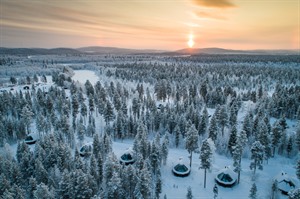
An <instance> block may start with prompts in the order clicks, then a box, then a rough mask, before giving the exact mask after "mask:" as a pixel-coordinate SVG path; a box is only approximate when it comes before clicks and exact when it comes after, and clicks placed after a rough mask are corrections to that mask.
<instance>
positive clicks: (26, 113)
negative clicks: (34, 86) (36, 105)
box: [20, 104, 34, 134]
mask: <svg viewBox="0 0 300 199" xmlns="http://www.w3.org/2000/svg"><path fill="white" fill-rule="evenodd" d="M20 115H21V118H22V119H23V120H24V122H25V124H26V132H27V134H28V133H29V126H30V124H31V120H32V117H33V115H34V113H33V112H32V110H31V108H30V106H29V105H28V104H27V105H25V106H24V107H23V108H22V110H21V114H20Z"/></svg>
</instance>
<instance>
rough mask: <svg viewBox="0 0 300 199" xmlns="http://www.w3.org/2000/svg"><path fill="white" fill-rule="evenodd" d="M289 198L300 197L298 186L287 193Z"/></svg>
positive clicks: (297, 198)
mask: <svg viewBox="0 0 300 199" xmlns="http://www.w3.org/2000/svg"><path fill="white" fill-rule="evenodd" d="M288 195H289V199H299V198H300V188H297V189H294V190H291V191H290V192H289V193H288Z"/></svg>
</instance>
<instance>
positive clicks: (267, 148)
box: [257, 121, 272, 161]
mask: <svg viewBox="0 0 300 199" xmlns="http://www.w3.org/2000/svg"><path fill="white" fill-rule="evenodd" d="M257 138H258V141H260V143H261V144H262V145H263V146H264V158H265V159H266V160H267V161H268V159H269V158H270V157H271V155H272V149H271V140H270V136H269V132H268V127H267V125H266V124H265V123H264V122H263V121H262V122H261V123H260V127H259V130H258V134H257Z"/></svg>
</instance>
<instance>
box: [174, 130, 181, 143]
mask: <svg viewBox="0 0 300 199" xmlns="http://www.w3.org/2000/svg"><path fill="white" fill-rule="evenodd" d="M174 131H175V146H176V148H177V147H178V145H179V141H180V128H179V126H178V125H176V126H175V129H174Z"/></svg>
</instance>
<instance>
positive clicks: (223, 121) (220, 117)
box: [217, 105, 228, 137]
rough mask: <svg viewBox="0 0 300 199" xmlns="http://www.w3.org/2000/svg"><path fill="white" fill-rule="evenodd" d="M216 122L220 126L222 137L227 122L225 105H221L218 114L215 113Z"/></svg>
mask: <svg viewBox="0 0 300 199" xmlns="http://www.w3.org/2000/svg"><path fill="white" fill-rule="evenodd" d="M217 119H218V123H219V125H220V127H221V132H222V137H223V136H224V128H225V127H226V126H227V124H228V114H227V109H226V106H225V105H223V106H221V107H220V111H219V114H218V115H217Z"/></svg>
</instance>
